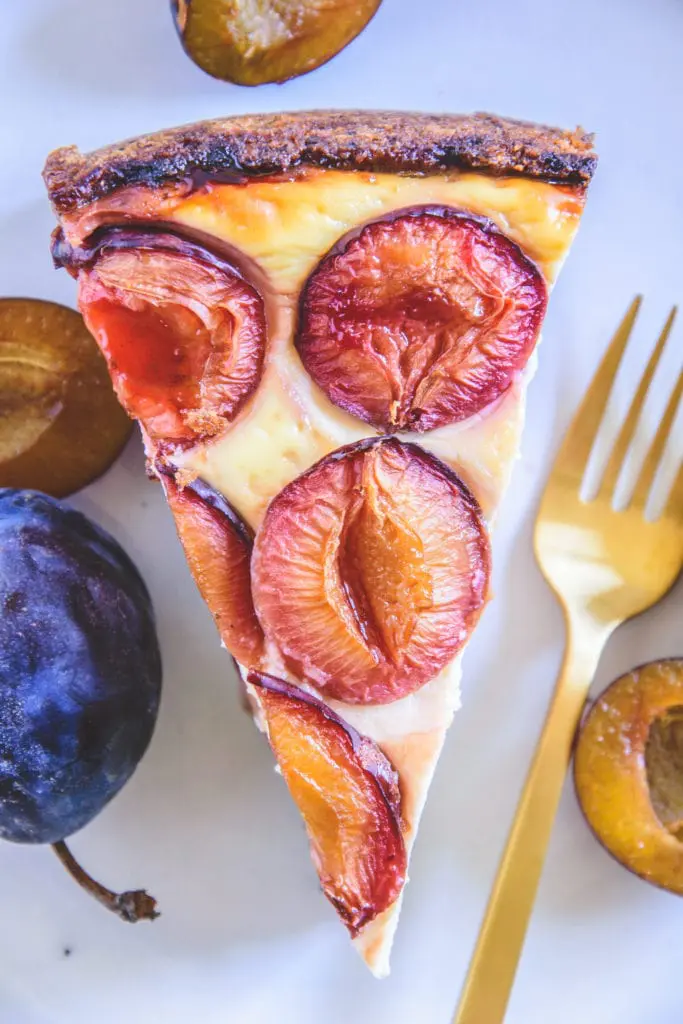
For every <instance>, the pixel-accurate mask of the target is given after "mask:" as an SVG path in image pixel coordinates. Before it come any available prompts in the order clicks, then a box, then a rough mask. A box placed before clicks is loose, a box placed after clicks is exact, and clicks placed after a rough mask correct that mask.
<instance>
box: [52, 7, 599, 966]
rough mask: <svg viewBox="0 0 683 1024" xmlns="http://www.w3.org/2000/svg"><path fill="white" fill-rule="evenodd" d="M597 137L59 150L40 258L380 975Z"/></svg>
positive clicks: (195, 137)
mask: <svg viewBox="0 0 683 1024" xmlns="http://www.w3.org/2000/svg"><path fill="white" fill-rule="evenodd" d="M218 6H220V5H218ZM218 6H216V7H215V10H218ZM371 6H372V5H371ZM206 9H208V8H206ZM201 10H202V5H201V3H200V0H196V2H195V3H194V4H192V3H190V4H181V5H179V8H178V13H179V17H180V19H181V21H182V28H183V31H184V34H185V42H186V45H187V44H188V41H189V39H190V35H191V34H192V33H193V32H203V31H204V30H205V29H207V27H208V22H207V21H205V20H203V19H202V18H201V17H200V12H201ZM330 10H331V8H330ZM364 10H366V11H369V8H364ZM339 27H343V26H342V25H341V23H340V26H339ZM207 38H208V37H207ZM295 53H296V49H291V50H290V55H292V54H295ZM214 56H215V57H216V59H218V53H217V51H216V53H215V54H214ZM216 70H220V69H216ZM234 73H235V72H234V71H231V72H230V74H234ZM257 73H258V72H257ZM595 162H596V158H595V154H594V153H593V151H592V148H591V139H590V137H589V136H586V135H584V134H583V133H582V132H580V131H578V130H577V131H575V132H563V131H561V130H559V129H553V128H546V127H543V126H537V125H530V124H524V123H522V122H516V121H509V120H505V119H502V118H496V117H492V116H490V115H474V116H448V115H444V116H432V115H425V114H403V113H387V112H371V111H356V112H353V111H334V112H333V111H318V112H299V113H290V114H268V115H262V116H253V117H236V118H228V119H225V120H220V121H212V122H204V123H200V124H196V125H186V126H184V127H182V128H178V129H172V130H170V131H167V132H161V133H159V134H157V135H153V136H147V137H145V138H143V139H138V140H133V141H131V142H128V143H124V144H123V145H119V146H112V147H109V148H107V149H104V150H101V151H99V152H97V153H93V154H89V155H85V156H83V155H81V154H80V153H78V151H77V150H75V149H74V148H68V149H63V150H59V151H57V152H56V153H54V154H52V155H51V156H50V158H49V160H48V164H47V166H46V170H45V179H46V182H47V186H48V190H49V193H50V197H51V200H52V203H53V206H54V209H55V212H56V214H57V216H58V218H59V222H60V226H59V229H58V232H57V235H56V239H55V244H54V250H53V251H54V255H55V258H56V262H57V263H58V264H59V265H63V266H65V267H67V269H68V270H69V271H70V272H71V273H72V274H73V275H74V276H75V277H77V278H78V282H79V301H80V305H81V309H82V311H83V314H84V317H85V319H86V322H87V323H88V324H89V326H90V328H91V330H92V331H93V333H94V335H95V337H96V338H97V340H98V342H99V344H100V346H101V348H102V350H103V352H104V354H105V356H106V358H107V361H108V364H109V369H110V372H111V376H112V380H113V382H114V385H115V387H116V389H117V392H118V394H119V397H120V399H121V401H122V403H123V404H124V405H125V407H126V408H127V409H128V411H129V412H130V414H131V415H132V416H134V417H136V418H137V419H139V420H140V422H141V424H142V428H143V435H144V439H145V444H146V449H147V456H148V464H149V466H150V469H151V471H152V473H153V474H155V475H156V476H157V477H158V478H159V479H160V481H161V483H162V485H163V487H164V490H165V492H166V496H167V498H168V502H169V504H170V506H171V508H172V510H173V514H174V516H175V520H176V525H177V528H178V533H179V535H180V538H181V541H182V543H183V545H184V547H185V551H186V554H187V557H188V562H189V564H190V568H191V570H192V574H193V576H194V578H195V580H196V582H197V585H198V587H199V590H200V592H201V593H202V595H203V597H204V599H205V601H206V602H207V604H208V605H209V608H210V609H211V611H212V613H213V615H214V618H215V621H216V625H217V628H218V631H219V633H220V636H221V638H222V640H223V643H224V644H225V646H226V647H227V648H228V650H229V651H230V652H231V653H232V655H233V656H234V657H235V658H236V660H237V663H238V670H239V673H240V676H241V678H242V682H243V685H244V687H245V691H246V695H247V704H248V707H249V709H250V710H251V711H252V713H253V714H254V717H255V720H256V722H257V724H258V725H259V726H260V727H261V728H262V729H263V731H264V732H266V733H267V735H268V738H269V740H270V744H271V746H272V748H273V752H274V754H275V757H276V759H277V761H278V764H279V767H280V771H281V772H282V775H283V776H284V778H285V781H286V782H287V785H288V786H289V789H290V792H291V794H292V796H293V798H294V800H295V801H296V803H297V805H298V807H299V809H300V811H301V814H302V816H303V818H304V821H305V822H306V826H307V830H308V835H309V839H310V843H311V851H312V856H313V860H314V862H315V864H316V867H317V869H318V872H319V875H320V879H321V883H322V886H323V889H324V891H325V892H326V894H327V895H328V897H329V898H330V900H331V901H332V903H333V904H334V905H335V907H336V908H337V910H338V912H339V914H340V916H341V917H342V919H343V920H344V922H345V923H346V925H347V926H348V928H349V930H350V931H351V933H352V935H353V939H354V944H355V945H356V948H357V949H358V950H359V952H360V953H361V955H362V956H363V957H364V959H365V961H366V963H367V964H368V965H369V966H370V967H371V969H372V970H373V971H374V972H375V973H376V974H378V975H383V974H385V973H387V971H388V960H389V950H390V946H391V941H392V938H393V934H394V931H395V927H396V923H397V918H398V912H399V908H400V904H401V895H402V891H403V885H404V882H405V878H406V871H407V860H408V856H409V853H410V849H411V846H412V844H413V842H414V839H415V834H416V831H417V827H418V823H419V818H420V814H421V812H422V808H423V806H424V802H425V799H426V796H427V792H428V789H429V785H430V782H431V779H432V776H433V773H434V769H435V766H436V762H437V759H438V757H439V753H440V751H441V749H442V746H443V742H444V738H445V735H446V732H447V730H448V727H449V725H450V723H451V720H452V717H453V713H454V711H455V709H456V707H457V706H458V702H459V680H460V655H461V653H462V651H463V650H464V648H465V647H466V645H467V642H468V641H469V638H470V637H471V635H472V633H473V631H474V629H475V626H476V624H477V622H478V619H479V617H480V615H481V612H482V609H483V607H484V604H485V602H486V600H487V596H488V585H489V577H490V572H491V555H490V543H489V525H490V522H491V519H492V517H493V516H494V515H495V513H496V512H497V509H498V506H499V504H500V500H501V497H502V494H503V492H504V489H505V486H506V483H507V480H508V477H509V473H510V470H511V467H512V463H513V461H514V459H515V457H516V455H517V452H518V449H519V444H520V435H521V428H522V422H523V414H524V397H525V392H526V387H527V384H528V380H529V378H530V375H531V370H532V369H533V365H534V360H533V356H534V352H535V348H536V345H537V343H538V340H539V336H540V331H541V327H542V321H543V317H544V314H545V310H546V304H547V298H548V293H549V290H550V287H551V286H552V283H553V281H554V279H555V277H556V275H557V272H558V270H559V267H560V265H561V263H562V260H563V259H564V257H565V256H566V254H567V251H568V249H569V246H570V243H571V240H572V237H573V235H574V233H575V231H576V229H577V227H578V224H579V220H580V217H581V213H582V211H583V205H584V201H585V194H586V188H587V185H588V183H589V181H590V178H591V175H592V172H593V169H594V167H595Z"/></svg>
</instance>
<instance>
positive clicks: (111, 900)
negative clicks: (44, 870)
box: [52, 839, 159, 924]
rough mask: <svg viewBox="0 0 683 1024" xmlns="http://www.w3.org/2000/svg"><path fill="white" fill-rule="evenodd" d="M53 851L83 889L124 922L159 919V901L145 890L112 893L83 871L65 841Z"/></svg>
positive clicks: (53, 845)
mask: <svg viewBox="0 0 683 1024" xmlns="http://www.w3.org/2000/svg"><path fill="white" fill-rule="evenodd" d="M52 849H53V850H54V852H55V853H56V854H57V856H58V857H59V859H60V861H61V862H62V864H63V865H64V867H65V868H66V870H67V871H68V872H69V874H70V875H71V877H72V878H73V879H74V881H76V882H78V884H79V885H80V887H81V889H84V890H85V891H86V892H87V893H89V894H90V895H91V896H92V897H93V898H94V899H96V900H97V901H98V902H99V903H101V904H102V906H103V907H106V908H107V910H111V912H112V913H113V914H117V915H118V917H120V918H121V920H122V921H128V923H129V924H136V922H138V921H153V920H154V919H155V917H159V912H158V910H157V909H156V906H157V901H156V900H155V899H154V897H153V896H150V895H149V894H148V893H147V892H145V890H144V889H137V890H131V891H130V892H121V893H117V892H112V890H111V889H107V888H105V886H103V885H100V883H99V882H96V881H95V879H94V878H91V876H90V875H89V874H88V873H87V872H86V871H84V870H83V868H82V867H81V865H80V864H79V863H78V861H77V860H76V858H75V857H74V855H73V854H72V852H71V850H70V849H69V847H68V846H67V845H66V843H65V842H64V840H63V839H62V840H60V841H59V842H58V843H53V844H52Z"/></svg>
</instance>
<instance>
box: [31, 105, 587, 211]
mask: <svg viewBox="0 0 683 1024" xmlns="http://www.w3.org/2000/svg"><path fill="white" fill-rule="evenodd" d="M596 163H597V157H596V155H595V152H594V150H593V147H592V136H591V135H587V134H586V133H584V132H583V131H582V130H581V129H578V128H577V129H576V130H575V131H573V132H569V131H563V130H561V129H559V128H549V127H546V126H544V125H536V124H530V123H527V122H524V121H514V120H511V119H506V118H501V117H494V116H493V115H491V114H466V115H459V114H418V113H399V112H393V111H366V110H355V111H354V110H348V111H346V110H344V111H342V110H327V111H326V110H318V111H315V110H311V111H298V112H294V113H283V114H253V115H244V116H238V117H229V118H223V119H218V120H213V121H199V122H197V123H196V124H192V125H184V126H181V127H179V128H171V129H168V130H167V131H162V132H157V133H155V134H153V135H145V136H141V137H140V138H137V139H131V140H129V141H127V142H122V143H120V144H118V145H113V146H106V147H105V148H103V149H99V150H96V151H95V152H94V153H88V154H85V155H83V154H82V153H80V152H79V150H78V149H77V148H76V147H75V146H68V147H65V148H63V149H57V150H55V151H54V152H53V153H51V154H50V155H49V157H48V159H47V163H46V165H45V170H44V172H43V177H44V179H45V183H46V185H47V189H48V193H49V196H50V200H51V202H52V204H53V206H54V207H55V210H56V211H57V212H58V213H70V212H72V211H74V210H77V209H79V208H81V207H83V206H86V205H87V204H88V203H91V202H94V201H95V200H97V199H102V198H103V197H105V196H107V195H109V194H110V193H111V192H113V191H115V190H117V189H119V188H124V187H126V186H130V185H146V186H151V187H157V186H160V185H163V184H166V183H168V182H173V181H183V180H185V181H186V180H188V179H191V178H192V176H193V175H197V174H199V175H205V176H207V177H212V176H220V175H231V174H232V175H238V176H241V175H244V176H245V177H250V176H254V175H259V174H276V173H281V172H284V171H288V170H289V169H291V168H294V167H297V166H302V165H306V166H314V167H327V168H336V169H340V170H370V171H388V172H393V173H410V172H412V173H416V172H417V173H429V172H432V173H435V172H438V171H443V170H447V169H449V168H453V169H462V170H476V171H486V172H488V173H491V174H497V175H504V174H523V175H526V176H528V177H533V178H539V179H541V180H545V181H552V182H557V183H559V184H567V185H587V184H588V182H589V181H590V179H591V176H592V174H593V171H594V170H595V165H596Z"/></svg>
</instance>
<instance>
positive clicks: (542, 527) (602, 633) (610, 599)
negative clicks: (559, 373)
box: [453, 297, 683, 1024]
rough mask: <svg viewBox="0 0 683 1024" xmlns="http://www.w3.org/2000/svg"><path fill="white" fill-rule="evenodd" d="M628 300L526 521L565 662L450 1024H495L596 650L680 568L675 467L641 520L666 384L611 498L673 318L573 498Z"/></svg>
mask: <svg viewBox="0 0 683 1024" xmlns="http://www.w3.org/2000/svg"><path fill="white" fill-rule="evenodd" d="M640 301H641V300H640V297H637V298H636V299H634V301H633V302H632V304H631V306H630V307H629V310H628V312H627V313H626V316H625V317H624V319H623V321H622V323H621V324H620V326H619V328H618V329H617V332H616V334H615V335H614V338H613V339H612V342H611V344H610V346H609V348H608V350H607V352H606V353H605V355H604V357H603V359H602V362H601V364H600V366H599V368H598V370H597V373H596V374H595V377H594V378H593V381H592V383H591V385H590V387H589V389H588V392H587V394H586V396H585V398H584V400H583V402H582V403H581V406H580V407H579V410H578V412H577V413H576V416H575V417H574V420H573V422H572V425H571V427H570V428H569V430H568V432H567V435H566V437H565V439H564V442H563V444H562V447H561V449H560V452H559V454H558V456H557V459H556V461H555V465H554V466H553V469H552V473H551V476H550V479H549V481H548V484H547V486H546V489H545V493H544V495H543V498H542V500H541V506H540V509H539V512H538V518H537V520H536V532H535V538H534V547H535V552H536V558H537V560H538V563H539V565H540V567H541V571H542V572H543V575H544V576H545V578H546V580H547V581H548V583H549V584H550V586H551V588H552V589H553V590H554V592H555V594H556V596H557V598H558V599H559V601H560V604H561V605H562V608H563V611H564V616H565V623H566V628H567V643H566V649H565V656H564V662H563V665H562V669H561V671H560V675H559V678H558V680H557V684H556V688H555V692H554V695H553V698H552V701H551V704H550V708H549V710H548V714H547V717H546V720H545V724H544V726H543V731H542V733H541V737H540V739H539V742H538V745H537V747H536V752H535V755H534V759H533V761H532V763H531V767H530V769H529V773H528V775H527V778H526V782H525V784H524V789H523V791H522V795H521V797H520V800H519V803H518V805H517V811H516V814H515V820H514V823H513V825H512V828H511V830H510V834H509V836H508V840H507V845H506V847H505V851H504V853H503V856H502V859H501V862H500V865H499V867H498V874H497V876H496V880H495V883H494V886H493V890H492V892H491V896H490V898H489V903H488V907H487V909H486V914H485V916H484V921H483V923H482V926H481V930H480V933H479V939H478V941H477V945H476V948H475V951H474V955H473V957H472V961H471V963H470V967H469V971H468V974H467V978H466V981H465V985H464V988H463V991H462V995H461V998H460V1003H459V1005H458V1009H457V1011H456V1014H455V1017H454V1021H453V1024H501V1022H502V1021H503V1019H504V1016H505V1010H506V1007H507V1003H508V999H509V995H510V990H511V989H512V985H513V982H514V978H515V972H516V969H517V963H518V960H519V957H520V954H521V951H522V946H523V944H524V936H525V934H526V929H527V924H528V921H529V917H530V915H531V910H532V907H533V903H534V898H535V895H536V890H537V888H538V882H539V879H540V876H541V871H542V868H543V860H544V857H545V852H546V847H547V845H548V841H549V839H550V833H551V830H552V825H553V819H554V817H555V813H556V810H557V805H558V803H559V799H560V793H561V791H562V786H563V783H564V779H565V775H566V772H567V767H568V764H569V760H570V756H571V747H572V740H573V737H574V733H575V730H576V726H577V724H578V721H579V717H580V715H581V712H582V710H583V707H584V704H585V700H586V696H587V694H588V688H589V686H590V684H591V681H592V679H593V676H594V674H595V670H596V668H597V664H598V661H599V659H600V655H601V653H602V651H603V648H604V647H605V644H606V643H607V640H608V639H609V637H610V636H611V634H612V632H613V631H614V630H615V629H616V627H617V626H619V625H621V623H622V622H625V621H626V619H630V618H632V617H633V616H634V615H638V614H639V613H640V612H642V611H645V609H646V608H650V607H651V606H652V605H653V604H656V602H657V601H659V600H660V598H662V597H663V596H664V594H666V592H667V591H668V590H669V589H670V588H671V586H672V585H673V584H674V582H675V581H676V578H677V577H678V575H679V573H680V572H681V569H682V568H683V466H681V467H680V469H679V472H678V475H677V477H676V479H675V481H674V484H673V486H672V488H671V491H670V493H669V495H668V499H667V502H666V505H665V507H664V509H663V511H662V512H661V514H660V515H659V517H658V518H657V520H656V521H655V522H651V521H649V520H648V519H646V518H645V510H646V505H647V502H648V499H649V497H650V493H651V490H652V485H653V482H654V480H655V477H656V475H657V471H658V469H659V466H660V464H661V461H662V456H663V453H664V450H665V448H666V446H667V442H668V439H669V436H670V434H671V428H672V426H673V423H674V420H675V419H676V413H677V410H678V406H679V403H680V400H681V394H682V393H683V371H681V375H680V376H679V378H678V381H677V382H676V384H675V386H674V388H673V390H672V393H671V397H670V399H669V402H668V405H667V407H666V411H665V413H664V416H663V418H662V420H661V423H660V425H659V428H658V430H657V433H656V435H655V438H654V441H653V442H652V445H651V447H650V449H649V451H648V453H647V455H646V457H645V461H644V463H643V465H642V468H641V470H640V474H639V476H638V479H637V482H636V485H635V489H634V491H633V495H632V497H631V499H630V502H629V504H628V506H627V507H626V508H625V509H623V510H622V511H615V510H614V508H613V497H614V491H615V488H616V484H617V481H618V480H619V477H620V474H621V469H622V466H623V465H624V460H625V458H626V455H627V453H628V451H629V449H630V445H631V441H632V439H633V437H634V434H635V430H636V427H637V425H638V422H639V420H640V414H641V411H642V408H643V403H644V400H645V396H646V394H647V391H648V388H649V386H650V382H651V380H652V378H653V377H654V375H655V371H656V369H657V366H658V363H659V359H660V356H661V354H662V352H663V351H664V348H665V345H666V341H667V338H668V336H669V333H670V331H671V327H672V325H673V321H674V317H675V314H676V310H675V308H674V309H672V311H671V313H670V315H669V317H668V319H667V321H666V324H665V325H664V329H663V330H662V333H661V334H660V336H659V338H658V339H657V342H656V344H655V347H654V350H653V352H652V355H651V356H650V360H649V362H648V364H647V366H646V368H645V370H644V372H643V376H642V378H641V380H640V383H639V385H638V387H637V389H636V392H635V395H634V397H633V400H632V402H631V405H630V408H629V410H628V413H627V415H626V418H625V419H624V422H623V425H622V426H621V429H620V431H619V434H618V436H617V438H616V441H615V443H614V447H613V448H612V451H611V453H610V456H609V459H608V462H607V466H606V469H605V471H604V474H603V477H602V481H601V484H600V487H599V491H598V494H597V496H596V497H595V498H594V499H593V500H590V501H583V500H582V499H581V497H580V491H581V486H582V482H583V479H584V475H585V471H586V466H587V463H588V459H589V457H590V454H591V451H592V449H593V445H594V442H595V438H596V435H597V433H598V430H599V428H600V425H601V422H602V418H603V413H604V410H605V407H606V405H607V402H608V399H609V395H610V393H611V388H612V382H613V380H614V377H615V375H616V373H617V370H618V369H619V364H620V361H621V357H622V355H623V352H624V350H625V348H626V344H627V342H628V339H629V336H630V334H631V332H632V329H633V325H634V323H635V320H636V316H637V314H638V310H639V308H640Z"/></svg>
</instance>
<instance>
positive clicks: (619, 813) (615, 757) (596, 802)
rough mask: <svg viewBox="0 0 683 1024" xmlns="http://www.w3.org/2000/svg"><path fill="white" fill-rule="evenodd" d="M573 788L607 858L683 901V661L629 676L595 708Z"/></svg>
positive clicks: (579, 749)
mask: <svg viewBox="0 0 683 1024" xmlns="http://www.w3.org/2000/svg"><path fill="white" fill-rule="evenodd" d="M574 785H575V788H576V794H577V797H578V800H579V804H580V806H581V810H582V812H583V815H584V817H585V819H586V821H587V822H588V825H589V826H590V828H591V830H592V831H593V833H594V835H595V836H596V838H597V839H598V841H599V842H600V843H601V845H602V846H603V847H604V848H605V849H606V850H607V852H608V853H610V854H612V856H613V857H614V858H615V859H616V860H617V861H619V863H620V864H622V865H623V866H624V867H625V868H627V869H628V870H629V871H632V872H633V873H634V874H636V875H638V876H639V877H640V878H643V879H645V881H647V882H650V883H652V884H653V885H656V886H658V887H660V888H662V889H667V890H669V891H670V892H673V893H676V894H677V895H679V896H680V895H683V658H665V659H662V660H659V661H653V662H649V663H648V664H645V665H641V666H639V667H638V668H635V669H633V670H632V671H631V672H627V673H626V674H625V675H623V676H620V677H619V678H618V679H617V680H615V682H613V683H612V684H611V685H610V686H608V687H607V689H606V690H604V691H603V693H602V694H601V695H600V696H599V697H598V698H597V700H596V701H595V702H594V703H593V704H592V705H591V706H590V708H589V709H588V711H587V713H586V715H585V716H584V720H583V722H582V725H581V728H580V731H579V733H578V737H577V741H576V748H575V753H574Z"/></svg>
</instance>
